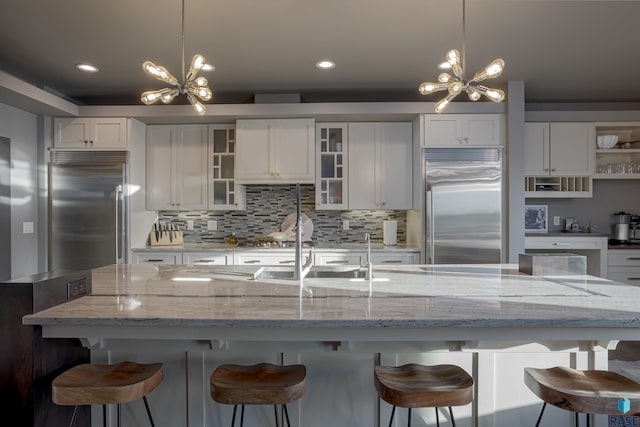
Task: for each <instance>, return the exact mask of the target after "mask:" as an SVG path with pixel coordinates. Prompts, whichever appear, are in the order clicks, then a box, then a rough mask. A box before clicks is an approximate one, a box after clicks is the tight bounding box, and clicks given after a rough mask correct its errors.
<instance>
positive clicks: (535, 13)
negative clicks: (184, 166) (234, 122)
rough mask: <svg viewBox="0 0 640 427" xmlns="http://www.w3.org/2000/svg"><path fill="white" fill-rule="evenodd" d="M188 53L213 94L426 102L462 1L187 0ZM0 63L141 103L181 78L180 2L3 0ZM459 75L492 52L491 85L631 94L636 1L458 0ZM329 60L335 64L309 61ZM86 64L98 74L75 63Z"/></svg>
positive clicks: (42, 80)
mask: <svg viewBox="0 0 640 427" xmlns="http://www.w3.org/2000/svg"><path fill="white" fill-rule="evenodd" d="M185 1H186V15H185V16H186V35H185V44H186V56H187V61H189V60H190V58H191V56H192V55H193V54H194V53H201V54H203V55H204V56H205V57H206V58H207V60H208V62H210V63H212V64H213V65H215V67H216V71H214V72H212V73H210V74H207V77H208V78H209V80H210V86H211V88H212V89H213V90H214V93H215V95H214V97H215V98H214V102H215V101H217V102H222V103H224V102H243V101H244V102H250V99H251V96H252V95H253V94H255V93H300V94H301V95H302V99H303V100H306V101H319V100H331V101H351V100H357V101H359V100H367V101H379V100H393V101H433V100H436V99H439V97H431V98H426V97H422V96H420V95H418V94H417V87H418V85H419V84H420V83H421V82H423V81H426V80H434V79H435V78H436V76H437V74H438V73H439V71H438V70H437V65H438V64H439V63H440V62H442V60H443V59H444V55H445V53H446V52H447V51H448V50H449V49H451V48H458V49H459V50H460V49H461V47H462V14H461V11H462V0H459V1H458V0H185ZM2 6H3V7H2V12H1V13H0V46H1V48H0V69H2V70H3V71H5V72H8V73H10V74H12V75H13V76H16V77H19V78H21V79H23V80H25V81H27V82H30V83H32V84H34V85H36V86H38V87H41V88H47V90H52V91H53V92H56V93H58V94H61V95H64V96H65V97H69V98H71V99H73V100H75V101H77V102H78V103H86V104H139V103H140V101H139V94H140V93H141V92H142V91H144V90H151V89H159V88H161V87H163V85H162V83H161V82H158V81H156V80H154V79H153V78H151V77H149V76H147V75H146V74H144V73H143V71H142V68H141V65H142V63H143V62H144V61H145V60H151V61H153V62H155V63H156V64H159V65H164V66H165V67H166V68H167V69H168V70H169V71H170V72H172V73H173V74H174V75H176V76H177V77H180V75H181V65H180V63H181V61H180V59H181V55H180V52H181V50H180V49H181V18H180V10H181V0H110V1H98V0H94V1H87V0H55V1H43V0H3V1H2ZM465 47H466V64H467V66H466V69H467V71H466V75H467V77H471V75H472V74H473V73H474V72H475V71H477V70H479V69H480V68H482V67H483V66H484V65H486V64H487V63H488V62H490V61H491V60H493V59H494V58H496V57H502V58H503V59H504V60H505V61H506V64H507V65H506V71H505V73H504V74H503V76H502V77H500V78H499V79H496V80H495V81H487V83H491V84H490V86H497V87H506V82H507V81H509V80H516V81H524V82H525V93H526V100H527V102H614V101H615V102H620V101H624V102H637V101H640V79H639V78H638V76H639V74H640V1H580V0H573V1H572V0H567V1H559V0H555V1H544V0H467V4H466V46H465ZM324 58H330V59H332V60H334V61H336V63H337V66H336V68H335V69H334V70H331V71H320V70H317V69H315V67H314V64H315V62H316V61H318V60H319V59H324ZM78 62H89V63H92V64H94V65H96V66H98V67H99V68H100V72H99V73H97V74H84V73H81V72H79V71H76V70H75V68H74V64H76V63H78Z"/></svg>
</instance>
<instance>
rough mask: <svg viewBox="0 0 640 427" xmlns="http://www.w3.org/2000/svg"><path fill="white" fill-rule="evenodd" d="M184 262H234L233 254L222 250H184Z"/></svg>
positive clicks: (208, 263)
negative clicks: (221, 251)
mask: <svg viewBox="0 0 640 427" xmlns="http://www.w3.org/2000/svg"><path fill="white" fill-rule="evenodd" d="M182 262H183V263H184V264H189V265H227V264H233V255H232V254H231V253H220V252H184V253H183V254H182Z"/></svg>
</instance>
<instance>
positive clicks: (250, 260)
mask: <svg viewBox="0 0 640 427" xmlns="http://www.w3.org/2000/svg"><path fill="white" fill-rule="evenodd" d="M259 263H260V260H259V259H248V260H246V261H244V262H243V264H259Z"/></svg>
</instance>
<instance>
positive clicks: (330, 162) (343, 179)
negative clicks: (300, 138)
mask: <svg viewBox="0 0 640 427" xmlns="http://www.w3.org/2000/svg"><path fill="white" fill-rule="evenodd" d="M347 132H348V125H347V124H346V123H322V124H318V125H317V126H316V209H342V210H344V209H347V207H348V200H349V191H348V188H347V178H348V172H349V169H348V165H347V159H348V157H347V144H348V139H347Z"/></svg>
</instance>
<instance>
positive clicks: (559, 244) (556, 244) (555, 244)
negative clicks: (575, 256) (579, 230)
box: [553, 242, 571, 246]
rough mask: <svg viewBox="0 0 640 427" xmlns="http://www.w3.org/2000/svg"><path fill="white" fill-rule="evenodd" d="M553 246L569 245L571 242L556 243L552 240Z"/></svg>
mask: <svg viewBox="0 0 640 427" xmlns="http://www.w3.org/2000/svg"><path fill="white" fill-rule="evenodd" d="M553 246H571V243H557V242H554V243H553Z"/></svg>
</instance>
